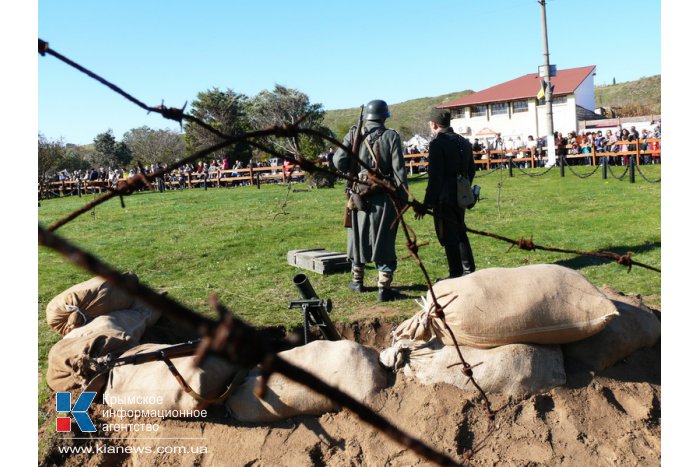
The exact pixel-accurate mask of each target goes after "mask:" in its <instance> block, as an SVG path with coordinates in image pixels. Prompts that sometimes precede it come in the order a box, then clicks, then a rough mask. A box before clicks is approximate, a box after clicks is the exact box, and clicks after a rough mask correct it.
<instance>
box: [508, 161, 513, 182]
mask: <svg viewBox="0 0 700 467" xmlns="http://www.w3.org/2000/svg"><path fill="white" fill-rule="evenodd" d="M508 176H509V177H511V178H512V177H513V158H512V157H508Z"/></svg>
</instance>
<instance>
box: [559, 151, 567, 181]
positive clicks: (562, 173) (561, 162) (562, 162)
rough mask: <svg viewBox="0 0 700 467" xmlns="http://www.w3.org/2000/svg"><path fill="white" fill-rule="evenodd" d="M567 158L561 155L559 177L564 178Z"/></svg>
mask: <svg viewBox="0 0 700 467" xmlns="http://www.w3.org/2000/svg"><path fill="white" fill-rule="evenodd" d="M565 157H566V155H565V154H559V175H561V176H562V177H563V176H564V172H565V171H564V158H565Z"/></svg>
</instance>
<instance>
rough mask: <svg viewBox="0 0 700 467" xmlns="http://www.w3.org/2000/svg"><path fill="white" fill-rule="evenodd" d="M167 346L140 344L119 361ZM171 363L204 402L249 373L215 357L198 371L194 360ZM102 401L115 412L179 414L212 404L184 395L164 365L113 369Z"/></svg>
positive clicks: (224, 390) (148, 364)
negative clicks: (147, 411)
mask: <svg viewBox="0 0 700 467" xmlns="http://www.w3.org/2000/svg"><path fill="white" fill-rule="evenodd" d="M168 346H169V345H167V344H142V345H139V346H138V347H134V348H133V349H131V350H129V351H127V352H125V353H124V354H122V355H121V356H120V357H126V356H129V355H135V354H142V353H146V352H154V351H156V350H160V349H163V348H165V347H168ZM171 361H172V362H173V365H175V368H177V370H178V371H179V372H180V375H182V377H183V378H184V380H185V381H186V382H187V384H188V385H189V386H190V387H191V388H192V390H193V391H195V392H196V393H197V394H199V395H200V396H202V397H203V398H205V399H216V398H218V397H219V396H221V395H222V394H224V393H225V392H226V389H227V388H228V387H229V385H230V384H232V383H233V384H236V385H237V384H240V383H241V382H242V381H243V378H244V377H245V375H246V374H247V372H248V371H247V370H246V369H242V368H238V367H237V366H235V365H233V364H232V363H229V362H227V361H225V360H224V359H221V358H218V357H214V356H208V357H206V358H205V359H204V360H203V361H202V365H201V367H197V366H195V365H194V356H186V357H177V358H172V359H171ZM237 376H238V377H237ZM236 381H238V382H237V383H236ZM139 398H141V399H139ZM158 398H161V399H160V400H158ZM104 400H105V401H106V402H107V405H109V406H110V407H112V408H115V409H132V410H179V411H188V410H194V409H203V408H205V407H207V406H208V405H209V404H210V403H211V402H212V401H199V400H197V399H195V398H194V397H192V395H189V394H187V393H185V391H184V390H183V388H182V386H181V385H180V384H179V383H178V382H177V380H176V379H175V377H174V376H173V375H172V373H171V372H170V370H169V369H168V367H167V365H166V364H165V362H163V361H153V362H148V363H141V364H138V365H132V364H128V365H122V366H118V367H115V368H113V369H112V370H111V371H110V375H109V381H108V382H107V386H106V388H105V392H104ZM130 400H131V402H129V401H130ZM143 401H145V402H143ZM140 402H143V403H140ZM220 402H221V403H223V402H224V401H223V400H222V401H220Z"/></svg>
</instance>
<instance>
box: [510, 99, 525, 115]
mask: <svg viewBox="0 0 700 467" xmlns="http://www.w3.org/2000/svg"><path fill="white" fill-rule="evenodd" d="M518 112H527V101H515V102H513V113H514V114H516V113H518Z"/></svg>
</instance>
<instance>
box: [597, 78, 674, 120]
mask: <svg viewBox="0 0 700 467" xmlns="http://www.w3.org/2000/svg"><path fill="white" fill-rule="evenodd" d="M595 105H596V107H606V108H609V107H630V106H634V105H637V106H643V107H648V108H649V109H650V110H651V111H652V112H653V113H657V114H658V113H661V75H656V76H650V77H648V78H646V77H645V78H640V79H638V80H636V81H626V82H624V83H617V84H615V85H608V86H596V88H595Z"/></svg>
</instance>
